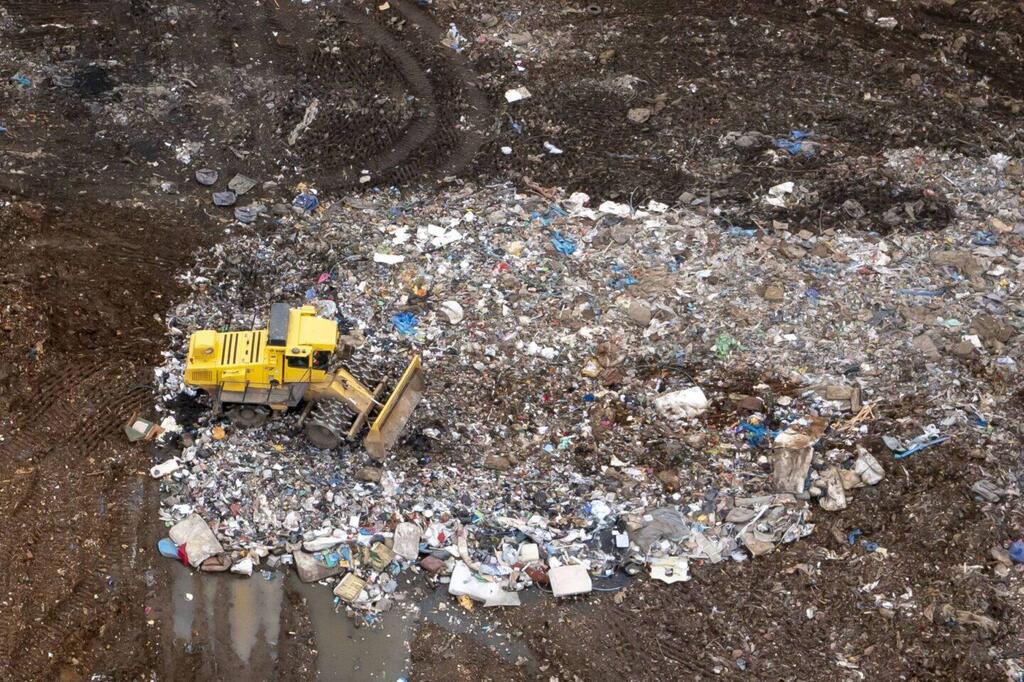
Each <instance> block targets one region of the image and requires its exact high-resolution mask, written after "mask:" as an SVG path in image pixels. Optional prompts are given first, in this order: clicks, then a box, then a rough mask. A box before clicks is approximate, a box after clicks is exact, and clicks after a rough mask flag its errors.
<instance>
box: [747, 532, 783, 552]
mask: <svg viewBox="0 0 1024 682" xmlns="http://www.w3.org/2000/svg"><path fill="white" fill-rule="evenodd" d="M740 539H741V540H742V541H743V546H744V547H746V548H747V551H749V552H750V554H751V556H755V557H758V556H762V555H764V554H768V553H769V552H771V551H773V550H774V549H775V545H774V544H773V543H771V542H767V541H765V540H759V539H757V538H756V537H754V534H753V533H744V534H743V537H742V538H740Z"/></svg>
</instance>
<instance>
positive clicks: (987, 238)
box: [971, 230, 996, 246]
mask: <svg viewBox="0 0 1024 682" xmlns="http://www.w3.org/2000/svg"><path fill="white" fill-rule="evenodd" d="M971 243H972V244H974V245H976V246H995V245H996V236H995V235H994V234H992V233H991V232H989V231H987V230H980V231H978V232H975V233H974V239H972V240H971Z"/></svg>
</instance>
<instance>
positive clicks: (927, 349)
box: [911, 334, 942, 361]
mask: <svg viewBox="0 0 1024 682" xmlns="http://www.w3.org/2000/svg"><path fill="white" fill-rule="evenodd" d="M911 345H913V347H914V349H915V350H916V351H917V352H919V353H920V354H921V355H923V356H924V357H925V358H926V359H928V360H932V361H935V360H938V359H940V358H941V357H942V354H941V353H939V349H938V347H937V346H936V345H935V342H934V341H932V338H931V337H930V336H928V335H927V334H921V335H920V336H917V337H915V338H914V340H913V341H912V342H911Z"/></svg>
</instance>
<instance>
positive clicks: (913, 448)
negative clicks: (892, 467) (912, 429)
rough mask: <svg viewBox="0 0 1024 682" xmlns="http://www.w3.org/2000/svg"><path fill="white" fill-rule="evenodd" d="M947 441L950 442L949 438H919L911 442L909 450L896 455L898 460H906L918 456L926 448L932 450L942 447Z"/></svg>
mask: <svg viewBox="0 0 1024 682" xmlns="http://www.w3.org/2000/svg"><path fill="white" fill-rule="evenodd" d="M947 440H949V436H934V437H928V438H927V439H926V438H923V437H921V436H918V437H917V438H915V439H914V440H912V441H910V447H909V448H907V449H906V450H904V451H903V452H897V453H896V459H906V458H907V457H910V456H911V455H914V454H917V453H918V452H921V451H922V450H924V449H926V448H930V447H932V446H935V445H942V444H943V443H945V442H946V441H947Z"/></svg>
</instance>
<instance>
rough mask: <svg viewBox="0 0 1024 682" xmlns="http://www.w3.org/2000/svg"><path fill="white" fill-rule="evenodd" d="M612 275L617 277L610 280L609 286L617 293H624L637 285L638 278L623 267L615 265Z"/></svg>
mask: <svg viewBox="0 0 1024 682" xmlns="http://www.w3.org/2000/svg"><path fill="white" fill-rule="evenodd" d="M612 273H613V274H614V275H616V276H615V277H612V278H611V279H610V280H608V286H610V287H611V288H612V289H615V290H616V291H622V290H623V289H625V288H626V287H629V286H633V285H634V284H636V278H635V277H633V275H631V274H629V271H627V270H626V268H624V267H622V266H621V265H613V266H612Z"/></svg>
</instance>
